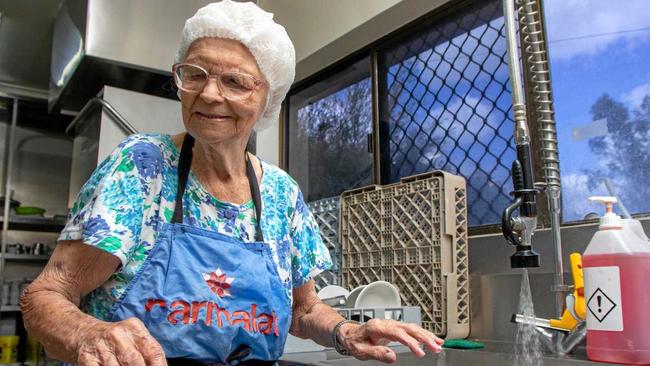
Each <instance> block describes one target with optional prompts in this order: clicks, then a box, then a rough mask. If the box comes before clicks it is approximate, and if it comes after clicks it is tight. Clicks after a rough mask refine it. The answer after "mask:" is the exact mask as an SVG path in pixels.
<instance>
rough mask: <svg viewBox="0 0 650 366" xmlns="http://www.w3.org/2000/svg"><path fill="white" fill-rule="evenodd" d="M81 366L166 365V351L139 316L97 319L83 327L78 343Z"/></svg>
mask: <svg viewBox="0 0 650 366" xmlns="http://www.w3.org/2000/svg"><path fill="white" fill-rule="evenodd" d="M77 363H78V364H79V366H100V365H101V366H119V365H129V366H166V365H167V360H166V359H165V352H164V351H163V349H162V347H161V346H160V344H159V343H158V342H157V341H156V340H155V339H154V338H153V337H152V336H151V334H149V331H148V330H147V328H145V326H144V324H143V323H142V322H141V321H140V320H139V319H136V318H129V319H125V320H122V321H119V322H116V323H105V322H98V323H96V324H93V325H91V326H89V327H88V328H86V329H84V330H82V332H81V334H80V337H79V343H78V345H77Z"/></svg>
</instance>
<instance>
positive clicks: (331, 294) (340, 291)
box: [318, 285, 350, 300]
mask: <svg viewBox="0 0 650 366" xmlns="http://www.w3.org/2000/svg"><path fill="white" fill-rule="evenodd" d="M349 294H350V291H348V290H346V289H345V288H343V287H341V286H336V285H328V286H325V287H323V288H322V289H321V290H320V291H318V298H319V299H321V300H325V299H331V298H336V297H340V296H343V297H344V298H346V299H347V297H348V295H349Z"/></svg>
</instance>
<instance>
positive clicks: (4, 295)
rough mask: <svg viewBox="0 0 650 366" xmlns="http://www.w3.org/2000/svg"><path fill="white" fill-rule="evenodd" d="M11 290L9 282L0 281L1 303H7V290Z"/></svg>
mask: <svg viewBox="0 0 650 366" xmlns="http://www.w3.org/2000/svg"><path fill="white" fill-rule="evenodd" d="M10 291H11V283H9V282H8V281H4V282H3V283H2V299H0V302H1V303H2V304H1V305H9V292H10Z"/></svg>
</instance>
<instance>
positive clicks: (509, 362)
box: [283, 345, 611, 366]
mask: <svg viewBox="0 0 650 366" xmlns="http://www.w3.org/2000/svg"><path fill="white" fill-rule="evenodd" d="M395 350H396V351H397V352H398V355H397V362H396V363H395V364H394V365H398V366H425V365H426V366H478V365H480V366H492V365H494V366H527V365H515V360H514V355H513V354H512V353H506V352H502V351H503V349H502V348H500V347H491V346H490V345H488V347H487V348H486V349H480V350H458V349H445V350H444V351H443V352H442V353H439V354H432V353H427V355H426V356H424V357H423V358H417V357H415V356H414V355H412V354H411V353H410V352H408V351H407V349H406V348H405V347H396V348H395ZM283 359H284V360H287V361H290V362H292V363H294V364H296V363H297V364H303V365H319V366H348V365H360V364H363V365H368V366H375V365H376V366H386V364H385V363H382V362H379V361H365V362H362V361H359V360H357V359H354V358H351V357H345V356H341V355H338V354H337V353H336V352H334V351H332V350H325V351H321V352H305V353H294V354H290V355H285V356H284V357H283ZM542 365H543V366H572V365H576V366H592V365H593V366H597V365H602V366H606V365H610V366H611V364H604V363H598V362H591V361H588V360H586V359H584V358H583V357H580V356H577V357H571V356H566V357H555V356H544V358H543V362H542Z"/></svg>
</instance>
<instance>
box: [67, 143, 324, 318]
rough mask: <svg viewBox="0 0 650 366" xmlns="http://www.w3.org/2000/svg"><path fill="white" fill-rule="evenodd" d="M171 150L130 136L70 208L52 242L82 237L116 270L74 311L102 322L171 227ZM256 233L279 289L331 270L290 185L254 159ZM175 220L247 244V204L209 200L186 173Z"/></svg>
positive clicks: (250, 230) (174, 161)
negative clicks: (258, 168)
mask: <svg viewBox="0 0 650 366" xmlns="http://www.w3.org/2000/svg"><path fill="white" fill-rule="evenodd" d="M178 158H179V151H178V149H177V148H176V146H175V145H174V142H173V141H172V139H171V136H169V135H161V134H137V135H132V136H129V137H128V138H127V139H126V140H125V141H123V142H122V143H120V144H119V145H118V147H117V149H115V151H113V153H112V154H111V155H110V156H109V157H107V158H106V160H104V161H103V162H102V163H101V164H100V165H99V166H98V167H97V169H96V170H95V172H94V173H93V174H92V176H91V177H90V179H89V180H88V181H87V182H86V183H85V185H84V186H83V187H82V189H81V191H80V192H79V195H78V196H77V199H76V202H75V203H74V205H73V207H72V209H71V211H70V216H69V218H68V224H67V225H66V227H65V228H64V229H63V231H62V232H61V235H60V236H59V240H79V239H81V240H83V242H84V243H85V244H87V245H92V246H94V247H96V248H99V249H102V250H105V251H106V252H108V253H111V254H113V255H115V256H116V257H118V258H119V259H120V261H121V266H120V267H119V268H118V270H117V271H116V272H115V273H113V275H112V276H111V277H110V278H109V280H108V281H107V282H106V283H104V284H103V285H102V286H100V287H99V288H97V289H96V290H94V291H93V292H91V293H90V294H88V295H87V296H86V297H85V298H84V299H83V301H82V309H83V310H84V311H86V312H88V313H89V314H91V315H93V316H95V317H97V318H99V319H104V320H105V319H107V318H108V313H109V310H110V308H111V306H112V305H113V304H114V303H115V302H116V301H118V300H119V299H120V296H121V295H122V294H123V293H124V290H125V289H126V287H127V286H128V284H129V282H130V281H131V280H132V279H133V277H134V275H135V274H136V273H137V271H138V269H139V268H140V267H141V266H142V264H143V263H144V262H145V260H146V259H147V256H148V254H149V253H150V251H151V249H152V248H153V246H154V244H155V243H156V239H157V236H158V227H159V225H161V223H169V222H171V218H172V215H173V212H174V204H175V198H176V189H177V181H178V171H177V167H178ZM262 169H263V175H262V181H261V183H260V193H261V198H262V221H261V223H260V224H261V229H262V233H263V235H264V239H265V241H266V242H268V243H269V245H270V247H271V252H272V254H273V260H274V262H275V263H276V266H277V268H278V273H279V274H280V277H281V280H282V282H283V284H284V289H283V290H284V291H286V293H287V296H289V298H292V296H291V295H292V292H291V290H292V288H294V287H299V286H301V285H303V284H305V283H306V282H307V281H309V280H310V279H311V278H313V277H314V276H316V275H317V274H319V273H320V272H322V271H324V270H326V269H328V268H330V267H331V265H332V262H331V259H330V256H329V252H328V250H327V248H326V246H325V245H324V243H323V241H322V239H321V236H320V233H319V230H318V226H317V224H316V222H315V220H314V217H313V216H312V214H311V213H310V212H309V209H308V207H307V204H306V203H305V201H304V199H303V196H302V193H301V192H300V188H299V187H298V184H297V183H296V182H295V181H294V180H293V179H292V178H291V177H290V176H289V175H288V174H287V173H285V172H284V171H283V170H281V169H279V168H278V167H276V166H274V165H271V164H269V163H266V162H262ZM183 202H184V205H183V211H184V212H183V223H184V224H188V225H192V226H195V227H199V228H202V229H207V230H211V231H216V232H219V233H222V234H225V235H228V236H231V237H233V238H236V239H238V240H241V241H244V242H249V241H254V238H255V227H256V215H255V207H254V204H253V201H252V200H251V201H249V202H247V203H244V204H242V205H235V204H232V203H228V202H222V201H219V200H218V199H216V198H215V197H214V196H212V195H211V194H210V193H208V192H207V191H206V189H205V188H204V187H203V186H202V184H201V183H200V182H199V180H198V179H197V177H196V176H195V175H194V174H193V173H192V172H190V175H189V177H188V182H187V188H186V190H185V195H184V198H183Z"/></svg>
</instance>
